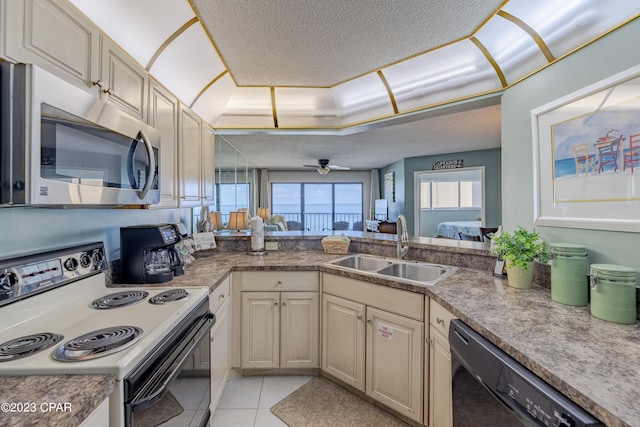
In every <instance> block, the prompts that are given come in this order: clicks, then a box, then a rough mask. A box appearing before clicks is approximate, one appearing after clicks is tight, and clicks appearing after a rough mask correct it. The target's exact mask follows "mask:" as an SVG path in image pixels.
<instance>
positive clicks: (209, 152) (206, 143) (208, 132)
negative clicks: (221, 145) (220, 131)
mask: <svg viewBox="0 0 640 427" xmlns="http://www.w3.org/2000/svg"><path fill="white" fill-rule="evenodd" d="M215 178H216V136H215V133H214V131H213V128H212V127H211V126H209V125H208V124H206V123H204V122H203V123H202V177H201V185H202V193H201V194H202V204H203V205H211V204H213V203H215V201H216V193H215V191H216V189H215Z"/></svg>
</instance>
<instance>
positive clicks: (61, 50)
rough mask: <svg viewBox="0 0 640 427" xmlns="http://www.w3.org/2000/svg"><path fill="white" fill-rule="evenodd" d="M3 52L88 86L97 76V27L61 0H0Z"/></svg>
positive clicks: (16, 59)
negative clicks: (0, 4) (0, 1)
mask: <svg viewBox="0 0 640 427" xmlns="http://www.w3.org/2000/svg"><path fill="white" fill-rule="evenodd" d="M1 15H2V27H3V28H4V30H3V38H2V55H3V56H4V57H5V58H8V59H10V60H12V61H15V62H23V63H30V64H36V65H38V66H40V67H42V68H44V69H45V70H47V71H49V72H51V73H54V74H57V75H58V76H60V77H62V78H64V79H65V80H68V81H70V82H71V83H74V84H76V85H77V86H80V87H85V88H87V89H90V88H91V87H92V86H93V82H94V81H95V80H96V77H97V76H98V66H99V56H100V54H99V49H100V46H99V43H100V42H99V39H100V31H99V29H98V27H96V26H95V25H94V24H93V23H92V22H91V21H90V20H89V19H88V18H86V17H85V16H84V15H83V14H81V13H80V12H78V11H77V10H76V9H75V8H73V7H71V6H70V5H69V4H68V3H67V2H65V1H63V0H24V1H9V0H5V1H3V2H2V14H1Z"/></svg>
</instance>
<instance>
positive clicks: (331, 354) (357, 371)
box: [322, 294, 365, 392]
mask: <svg viewBox="0 0 640 427" xmlns="http://www.w3.org/2000/svg"><path fill="white" fill-rule="evenodd" d="M364 314H365V306H364V305H363V304H359V303H356V302H353V301H349V300H346V299H343V298H339V297H336V296H333V295H328V294H323V296H322V369H323V370H324V371H326V372H327V373H328V374H330V375H332V376H334V377H336V378H337V379H340V380H342V381H344V382H345V383H347V384H349V385H351V386H352V387H354V388H356V389H358V390H360V391H362V392H364V380H365V378H364V368H365V360H364V343H365V341H364V339H365V329H364V324H365V323H364V322H365V320H364Z"/></svg>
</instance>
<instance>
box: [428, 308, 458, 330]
mask: <svg viewBox="0 0 640 427" xmlns="http://www.w3.org/2000/svg"><path fill="white" fill-rule="evenodd" d="M430 311H431V313H430V314H429V316H430V318H429V323H431V326H433V327H434V329H435V330H437V331H438V332H440V333H441V334H443V335H444V336H445V337H447V339H449V323H451V321H452V320H453V319H456V316H454V315H453V314H452V313H451V312H449V310H447V309H446V308H444V307H443V306H441V305H440V304H438V303H437V302H435V301H434V300H431V307H430Z"/></svg>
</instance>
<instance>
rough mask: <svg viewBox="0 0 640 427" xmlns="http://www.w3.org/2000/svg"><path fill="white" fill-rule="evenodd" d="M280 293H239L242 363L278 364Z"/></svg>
mask: <svg viewBox="0 0 640 427" xmlns="http://www.w3.org/2000/svg"><path fill="white" fill-rule="evenodd" d="M279 306H280V293H279V292H243V293H242V350H241V351H242V367H243V368H277V367H278V365H279V360H280V354H279V353H280V352H279V350H280V346H279V343H280V307H279Z"/></svg>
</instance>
